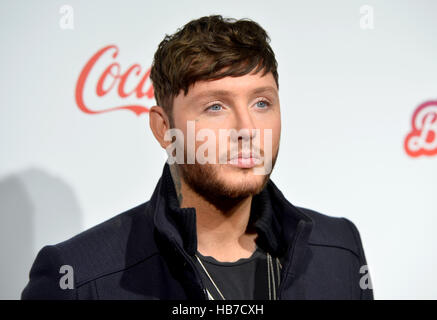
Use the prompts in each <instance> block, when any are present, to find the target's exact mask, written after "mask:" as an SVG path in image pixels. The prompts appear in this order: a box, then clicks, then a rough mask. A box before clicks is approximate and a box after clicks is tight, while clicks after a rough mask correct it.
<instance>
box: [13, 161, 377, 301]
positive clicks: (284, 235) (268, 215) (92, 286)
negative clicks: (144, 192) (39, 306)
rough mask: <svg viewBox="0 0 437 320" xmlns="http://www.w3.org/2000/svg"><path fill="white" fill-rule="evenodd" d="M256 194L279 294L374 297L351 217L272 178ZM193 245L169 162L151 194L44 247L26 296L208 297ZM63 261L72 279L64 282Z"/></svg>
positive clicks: (190, 221)
mask: <svg viewBox="0 0 437 320" xmlns="http://www.w3.org/2000/svg"><path fill="white" fill-rule="evenodd" d="M252 201H253V202H252V209H251V219H253V221H254V223H255V226H256V230H257V232H258V238H257V240H256V241H257V245H258V246H261V247H262V248H263V249H265V250H268V251H269V252H270V253H272V254H273V255H274V256H277V257H279V258H280V261H281V264H282V266H283V268H282V270H281V284H280V287H279V289H278V296H279V299H283V300H289V299H373V291H372V290H371V289H370V288H365V287H363V286H362V285H361V286H360V279H361V277H363V276H365V274H362V273H360V268H361V267H363V266H365V265H366V258H365V255H364V251H363V246H362V244H361V239H360V235H359V232H358V230H357V228H356V227H355V225H354V224H353V223H352V222H351V221H349V220H348V219H346V218H336V217H330V216H327V215H323V214H321V213H318V212H315V211H313V210H309V209H305V208H301V207H295V206H293V205H292V204H291V203H290V202H288V201H287V200H286V199H285V197H284V196H283V194H282V193H281V191H280V190H279V189H278V188H277V187H276V186H275V184H274V183H273V182H272V181H271V180H269V182H268V183H267V185H266V187H265V188H264V190H263V191H262V192H261V193H259V194H258V195H256V196H254V198H253V200H252ZM253 217H256V219H255V218H253ZM196 250H197V235H196V215H195V209H194V208H180V207H179V205H178V201H177V197H176V191H175V188H174V184H173V181H172V178H171V174H170V169H169V166H168V164H165V165H164V169H163V173H162V176H161V178H160V180H159V182H158V184H157V186H156V188H155V191H154V193H153V195H152V197H151V199H150V200H149V201H147V202H145V203H143V204H141V205H139V206H137V207H135V208H132V209H130V210H128V211H126V212H124V213H121V214H119V215H117V216H115V217H113V218H111V219H109V220H107V221H105V222H103V223H101V224H99V225H97V226H95V227H93V228H91V229H88V230H86V231H84V232H82V233H80V234H78V235H76V236H75V237H73V238H71V239H69V240H67V241H64V242H61V243H59V244H56V245H49V246H45V247H44V248H42V249H41V250H40V252H39V253H38V255H37V257H36V259H35V261H34V263H33V265H32V268H31V270H30V280H29V283H28V284H27V286H26V287H25V288H24V290H23V292H22V296H21V298H22V299H163V300H175V299H177V300H179V299H182V300H185V299H190V300H192V299H193V300H203V299H207V298H206V297H207V296H206V293H205V289H204V285H203V283H202V279H201V276H200V274H199V271H198V269H197V268H196V266H195V265H194V259H193V257H194V254H195V252H196ZM63 265H68V266H71V268H72V269H71V270H72V271H73V272H72V273H70V275H73V279H74V280H73V283H71V282H70V285H71V287H70V288H65V289H62V288H61V286H60V282H61V281H63V280H62V279H61V277H63V276H64V274H63V273H60V270H61V266H63ZM363 268H365V267H363ZM361 271H362V270H361ZM64 280H65V278H64ZM361 283H363V281H361ZM362 287H363V288H362Z"/></svg>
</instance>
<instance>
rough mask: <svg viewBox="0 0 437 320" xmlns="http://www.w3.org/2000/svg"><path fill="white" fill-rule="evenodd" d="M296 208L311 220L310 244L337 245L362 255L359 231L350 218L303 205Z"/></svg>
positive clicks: (358, 255)
mask: <svg viewBox="0 0 437 320" xmlns="http://www.w3.org/2000/svg"><path fill="white" fill-rule="evenodd" d="M297 208H298V209H299V210H300V211H302V212H303V213H304V214H306V215H307V216H309V217H310V218H311V220H312V221H313V228H312V232H311V235H310V238H309V240H308V242H309V244H310V245H313V246H329V247H337V248H340V249H344V250H349V251H350V252H352V253H353V254H355V255H356V256H357V257H360V256H361V255H362V253H363V248H362V243H361V237H360V233H359V231H358V228H357V227H356V225H355V224H354V223H353V222H352V221H351V220H349V219H347V218H345V217H336V216H331V215H327V214H324V213H321V212H318V211H315V210H312V209H308V208H304V207H297Z"/></svg>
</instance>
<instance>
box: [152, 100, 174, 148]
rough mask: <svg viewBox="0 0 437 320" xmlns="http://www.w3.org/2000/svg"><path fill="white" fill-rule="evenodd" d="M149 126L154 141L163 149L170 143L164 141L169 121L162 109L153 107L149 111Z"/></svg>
mask: <svg viewBox="0 0 437 320" xmlns="http://www.w3.org/2000/svg"><path fill="white" fill-rule="evenodd" d="M149 125H150V129H151V130H152V132H153V135H154V136H155V138H156V140H158V142H159V144H160V145H161V147H163V148H164V149H165V148H166V147H167V146H168V145H169V144H170V143H171V141H165V140H164V137H165V133H166V131H167V130H168V129H169V128H170V121H169V119H168V117H167V114H166V113H165V111H164V109H163V108H162V107H160V106H153V107H151V108H150V109H149Z"/></svg>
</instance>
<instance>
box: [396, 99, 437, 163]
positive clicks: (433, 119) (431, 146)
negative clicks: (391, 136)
mask: <svg viewBox="0 0 437 320" xmlns="http://www.w3.org/2000/svg"><path fill="white" fill-rule="evenodd" d="M404 148H405V151H406V152H407V154H408V155H409V156H410V157H419V156H422V155H424V156H433V155H436V154H437V100H434V101H427V102H424V103H422V104H421V105H420V106H418V107H417V109H416V110H415V111H414V114H413V117H412V119H411V131H410V133H409V134H408V135H407V136H406V138H405V141H404Z"/></svg>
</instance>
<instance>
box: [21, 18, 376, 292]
mask: <svg viewBox="0 0 437 320" xmlns="http://www.w3.org/2000/svg"><path fill="white" fill-rule="evenodd" d="M151 79H152V82H153V85H154V89H155V97H156V101H157V106H154V107H153V108H151V109H150V118H149V119H150V128H151V130H152V132H153V134H154V136H155V137H156V139H157V140H158V142H159V143H160V145H161V146H162V147H163V148H164V149H166V151H167V153H168V156H169V160H168V162H167V163H166V164H165V165H164V168H163V173H162V176H161V178H160V180H159V182H158V184H157V186H156V189H155V191H154V193H153V195H152V197H151V199H150V200H149V201H148V202H146V203H143V204H141V205H139V206H137V207H135V208H133V209H131V210H128V211H127V212H124V213H122V214H120V215H118V216H116V217H114V218H112V219H110V220H108V221H106V222H104V223H102V224H100V225H98V226H96V227H94V228H92V229H90V230H87V231H85V232H83V233H81V234H79V235H77V236H75V237H73V238H72V239H69V240H67V241H65V242H62V243H60V244H57V245H53V246H46V247H44V248H43V249H42V250H41V251H40V252H39V254H38V256H37V258H36V260H35V262H34V264H33V266H32V269H31V272H30V281H29V284H28V285H27V286H26V288H25V289H24V291H23V293H22V298H23V299H44V298H54V299H219V300H220V299H222V300H229V299H231V300H235V299H373V292H372V289H371V286H370V278H368V273H366V272H367V266H366V258H365V255H364V251H363V247H362V244H361V240H360V235H359V232H358V230H357V228H356V227H355V225H354V224H353V223H352V222H351V221H349V220H347V219H345V218H334V217H329V216H326V215H323V214H321V213H318V212H315V211H312V210H309V209H305V208H299V207H295V206H293V205H292V204H291V203H289V202H288V201H287V200H286V199H285V197H284V196H283V194H282V193H281V191H280V190H279V189H278V188H277V187H276V186H275V184H274V183H273V182H272V181H271V180H270V178H269V177H270V173H271V170H272V169H273V167H274V164H275V161H276V158H277V155H278V151H279V141H280V133H281V118H280V104H279V96H278V88H279V84H278V71H277V63H276V60H275V56H274V53H273V51H272V49H271V47H270V45H269V37H268V35H267V34H266V32H265V31H264V30H263V29H262V28H261V27H260V26H259V25H258V24H257V23H255V22H253V21H250V20H234V19H224V18H222V17H221V16H209V17H203V18H200V19H198V20H193V21H191V22H189V23H187V24H186V25H185V26H184V27H183V28H182V29H180V30H178V31H177V32H176V33H175V34H173V35H171V36H166V37H165V39H164V40H163V41H162V42H161V43H160V45H159V47H158V50H157V52H156V53H155V57H154V62H153V66H152V71H151ZM223 131H224V132H225V133H227V135H223V134H222V133H223ZM248 146H249V147H250V148H248ZM181 152H182V153H181ZM63 266H64V270H67V271H70V272H71V273H72V274H74V280H71V281H72V283H68V279H69V278H68V277H67V274H64V273H60V269H61V268H62V267H63ZM65 266H67V267H65ZM65 268H67V269H65ZM363 270H364V273H362V272H363ZM64 272H65V273H67V272H66V271H64ZM366 277H367V278H366Z"/></svg>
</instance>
